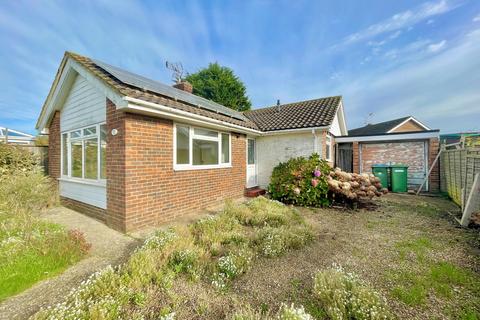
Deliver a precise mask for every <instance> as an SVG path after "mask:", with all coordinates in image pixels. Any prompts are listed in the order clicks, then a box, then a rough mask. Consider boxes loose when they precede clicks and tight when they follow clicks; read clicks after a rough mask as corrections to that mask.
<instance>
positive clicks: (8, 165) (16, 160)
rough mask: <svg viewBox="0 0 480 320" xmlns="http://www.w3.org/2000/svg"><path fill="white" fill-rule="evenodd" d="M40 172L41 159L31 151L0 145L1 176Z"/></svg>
mask: <svg viewBox="0 0 480 320" xmlns="http://www.w3.org/2000/svg"><path fill="white" fill-rule="evenodd" d="M38 170H40V167H39V159H38V157H37V156H35V155H34V154H33V153H31V152H30V151H28V150H26V149H24V148H22V147H18V146H15V145H10V144H4V143H0V176H2V175H12V174H19V173H22V172H25V173H30V172H34V171H38Z"/></svg>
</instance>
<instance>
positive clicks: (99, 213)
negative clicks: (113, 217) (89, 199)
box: [60, 197, 107, 222]
mask: <svg viewBox="0 0 480 320" xmlns="http://www.w3.org/2000/svg"><path fill="white" fill-rule="evenodd" d="M60 201H61V203H62V205H64V206H65V207H67V208H70V209H72V210H75V211H78V212H81V213H83V214H86V215H87V216H90V217H92V218H94V219H97V220H99V221H102V222H106V218H107V211H106V210H105V209H102V208H99V207H95V206H92V205H90V204H87V203H85V202H81V201H77V200H73V199H70V198H65V197H60Z"/></svg>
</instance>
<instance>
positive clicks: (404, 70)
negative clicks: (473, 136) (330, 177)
mask: <svg viewBox="0 0 480 320" xmlns="http://www.w3.org/2000/svg"><path fill="white" fill-rule="evenodd" d="M450 42H451V44H450V45H449V46H448V47H445V50H443V51H442V52H440V53H439V54H437V55H434V56H431V55H426V56H424V59H417V60H415V61H409V62H408V63H407V64H405V65H402V66H401V67H397V68H394V69H391V70H376V71H375V72H370V73H367V74H364V75H362V76H361V77H358V78H356V79H351V81H349V83H345V84H343V85H342V87H339V88H336V89H335V91H336V92H337V91H338V92H341V93H342V94H343V96H344V98H345V108H346V111H347V115H348V117H349V119H348V120H349V123H350V126H351V127H352V128H354V127H356V126H360V125H361V119H362V118H363V117H364V116H365V115H366V114H367V113H368V112H375V115H376V117H377V119H376V120H378V121H384V120H388V119H392V118H394V117H400V116H404V115H409V114H412V115H414V116H417V117H418V118H420V119H421V120H423V121H424V122H426V123H427V124H428V125H430V126H431V127H434V128H440V129H441V130H442V131H443V132H454V131H461V130H463V129H466V128H476V129H480V127H479V124H478V120H477V119H478V118H479V117H480V109H479V107H478V106H479V101H480V93H479V91H478V87H479V86H480V60H478V58H477V57H478V56H479V55H480V29H477V30H474V31H472V32H470V33H467V34H465V35H464V36H462V37H460V38H459V39H456V40H450ZM425 43H426V42H425ZM417 45H420V43H418V44H417ZM423 47H424V48H425V45H423ZM366 83H368V86H366V85H365V84H366ZM372 101H375V104H372Z"/></svg>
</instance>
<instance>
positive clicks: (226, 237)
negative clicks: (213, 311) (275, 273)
mask: <svg viewBox="0 0 480 320" xmlns="http://www.w3.org/2000/svg"><path fill="white" fill-rule="evenodd" d="M312 241H313V233H312V230H311V229H310V228H309V226H308V225H307V224H306V223H305V222H304V219H303V218H302V217H301V216H300V215H299V213H298V212H297V211H296V210H295V209H292V208H288V207H286V206H285V205H283V204H281V203H279V202H276V201H270V200H267V199H265V198H262V197H260V198H257V199H255V200H253V201H250V202H249V203H247V204H234V203H232V202H228V203H227V204H226V206H225V209H224V211H223V212H222V213H221V214H219V215H217V216H210V217H207V218H204V219H201V220H199V221H197V222H195V223H193V224H191V225H189V226H178V227H176V228H173V229H169V230H163V231H158V232H156V233H155V234H154V235H153V236H152V237H150V238H149V239H147V240H146V241H145V244H144V245H143V247H141V248H140V249H138V250H137V251H136V252H135V253H134V254H133V255H132V256H131V257H130V259H129V261H128V262H127V263H126V264H124V265H122V266H121V267H119V268H118V269H115V270H114V269H111V268H109V269H106V270H104V271H102V272H100V273H99V274H96V275H94V276H93V277H92V278H91V279H90V280H89V281H87V282H86V283H84V284H83V285H82V286H81V287H79V288H77V289H76V290H75V291H74V292H72V294H71V295H70V296H69V297H67V300H66V302H65V303H64V304H61V305H58V306H56V307H55V308H53V309H49V310H44V311H41V312H40V313H38V314H37V315H36V318H37V319H48V318H51V317H53V318H62V319H70V318H76V319H90V318H101V319H117V318H141V317H146V318H160V319H164V318H165V319H167V318H168V317H171V316H172V314H173V312H175V311H177V312H178V311H179V310H178V305H177V299H178V297H177V296H176V295H175V293H174V290H173V288H175V286H178V285H179V283H182V282H183V281H188V282H190V285H191V286H196V285H200V286H202V287H210V289H206V290H214V291H216V292H227V291H228V290H230V286H231V284H232V282H233V281H234V280H235V279H237V278H239V277H240V276H242V275H243V274H245V273H246V272H247V271H248V270H249V269H250V268H251V266H252V265H253V264H254V262H255V261H256V260H258V259H260V258H262V257H264V258H272V257H278V256H281V255H284V254H285V253H286V252H288V251H291V250H295V249H299V248H301V247H304V246H306V245H307V244H309V243H311V242H312ZM198 283H199V284H198ZM199 309H200V310H203V309H205V307H204V306H202V307H201V308H199ZM285 310H287V309H285ZM285 310H284V311H282V312H284V313H288V310H287V311H285ZM199 312H200V313H203V311H199ZM239 319H240V318H239ZM285 319H287V318H285ZM292 319H293V318H292Z"/></svg>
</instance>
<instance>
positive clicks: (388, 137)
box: [335, 131, 440, 143]
mask: <svg viewBox="0 0 480 320" xmlns="http://www.w3.org/2000/svg"><path fill="white" fill-rule="evenodd" d="M439 135H440V134H439V132H438V131H435V132H418V133H404V134H382V135H376V136H359V137H336V138H335V142H336V143H341V142H368V141H396V140H415V139H430V138H438V137H439Z"/></svg>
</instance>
